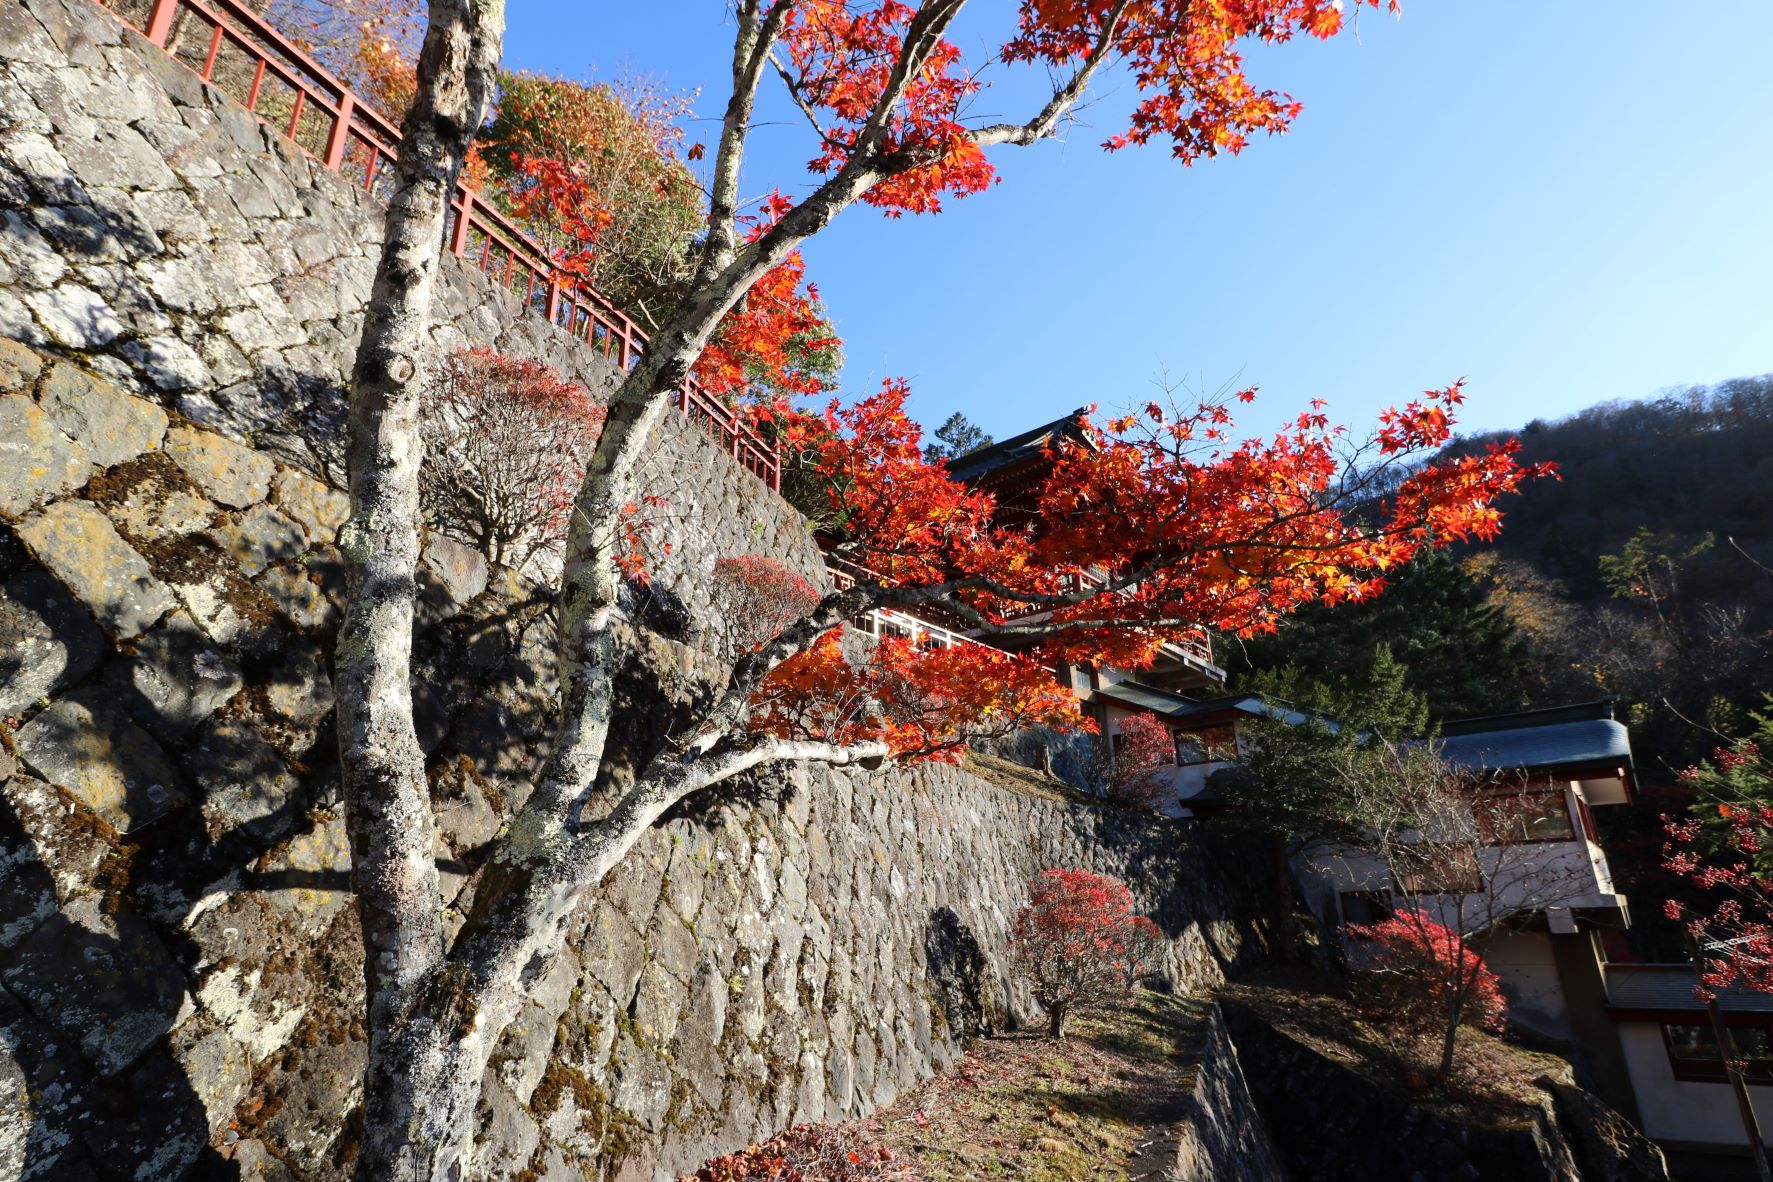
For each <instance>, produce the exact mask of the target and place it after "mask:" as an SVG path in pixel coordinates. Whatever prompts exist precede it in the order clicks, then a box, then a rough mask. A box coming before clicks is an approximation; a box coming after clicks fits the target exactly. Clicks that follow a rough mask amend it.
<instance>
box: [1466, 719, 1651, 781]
mask: <svg viewBox="0 0 1773 1182" xmlns="http://www.w3.org/2000/svg"><path fill="white" fill-rule="evenodd" d="M1441 753H1442V754H1443V755H1444V756H1445V757H1446V759H1447V761H1448V762H1449V763H1451V764H1454V765H1455V766H1457V767H1463V768H1467V769H1470V770H1472V771H1512V770H1514V769H1517V768H1521V769H1532V768H1556V767H1574V766H1576V765H1578V764H1585V763H1610V764H1617V765H1620V766H1622V767H1630V766H1631V736H1630V734H1629V733H1627V731H1626V729H1625V724H1624V723H1621V722H1619V721H1617V720H1615V719H1611V718H1588V719H1583V720H1580V721H1577V722H1559V723H1553V724H1551V725H1550V726H1527V727H1516V728H1513V729H1509V730H1496V731H1479V732H1478V733H1476V734H1464V735H1448V736H1446V737H1444V738H1443V739H1441Z"/></svg>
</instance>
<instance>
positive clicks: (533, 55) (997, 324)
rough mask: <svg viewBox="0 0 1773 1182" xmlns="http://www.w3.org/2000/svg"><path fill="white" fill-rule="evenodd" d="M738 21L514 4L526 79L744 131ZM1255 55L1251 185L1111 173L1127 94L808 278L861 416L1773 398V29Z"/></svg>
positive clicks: (1436, 33)
mask: <svg viewBox="0 0 1773 1182" xmlns="http://www.w3.org/2000/svg"><path fill="white" fill-rule="evenodd" d="M724 11H725V10H724V7H723V5H721V4H720V3H718V0H701V2H698V3H688V2H687V0H658V2H653V3H647V4H616V3H607V2H606V3H599V4H594V5H591V4H583V3H575V2H572V0H511V3H510V5H509V11H508V20H509V31H508V35H507V51H506V61H507V64H509V65H513V66H519V67H527V68H531V69H539V70H545V71H549V72H555V73H563V74H568V75H571V76H575V77H594V78H607V77H611V76H613V75H618V74H622V73H632V74H641V75H646V76H650V77H651V78H653V79H655V80H656V81H658V82H660V83H662V84H664V85H667V86H669V87H672V88H675V89H682V90H699V91H700V99H699V101H698V114H700V115H703V116H716V115H718V112H719V111H720V109H721V107H722V106H723V105H724V103H725V99H726V89H725V86H726V79H727V77H728V62H729V60H730V56H729V55H730V52H731V50H730V40H729V38H730V35H731V26H730V22H729V21H728V20H726V19H725V17H724ZM1012 12H1013V6H1012V5H1008V4H1005V3H1001V2H1000V0H975V3H974V5H973V11H970V12H969V14H968V17H967V18H966V20H965V21H964V22H963V24H962V25H961V27H960V28H959V30H958V32H957V37H956V39H957V40H958V41H959V42H960V44H961V46H962V48H963V49H965V50H967V51H968V53H969V55H970V56H972V57H973V58H974V59H975V60H977V59H979V58H982V57H984V56H985V55H986V52H987V51H988V49H989V47H990V46H991V45H994V44H995V43H996V42H997V41H1000V40H1001V39H1002V36H1001V33H999V34H998V35H997V36H995V37H993V36H992V33H993V32H994V31H996V30H1001V29H1003V28H1006V27H1008V22H1009V20H1010V14H1011V13H1012ZM1251 60H1252V67H1251V68H1252V73H1253V75H1254V76H1255V78H1256V80H1257V81H1258V82H1259V83H1262V84H1265V85H1269V86H1274V87H1277V88H1279V89H1284V90H1287V91H1290V92H1291V93H1292V94H1293V95H1294V96H1295V97H1297V98H1299V99H1300V100H1301V101H1303V102H1304V104H1305V111H1304V114H1303V115H1302V116H1301V118H1300V119H1299V121H1298V123H1297V124H1296V125H1295V128H1294V130H1293V131H1292V133H1291V134H1289V135H1286V136H1282V137H1278V138H1273V139H1263V140H1259V141H1256V142H1254V143H1253V144H1252V146H1251V147H1250V148H1249V149H1248V150H1247V151H1245V152H1244V153H1243V155H1241V156H1239V157H1235V158H1221V159H1218V160H1212V161H1207V162H1204V163H1201V164H1198V165H1196V166H1195V167H1193V168H1182V167H1180V166H1179V165H1177V164H1176V163H1174V162H1173V161H1172V160H1171V159H1170V158H1169V156H1168V154H1167V152H1166V151H1165V150H1162V149H1145V150H1131V151H1127V152H1121V153H1116V154H1107V153H1104V152H1102V151H1100V150H1099V149H1098V147H1097V145H1098V144H1099V143H1100V141H1101V140H1102V139H1104V138H1105V137H1106V136H1107V135H1108V134H1110V133H1112V132H1114V131H1117V130H1119V129H1120V123H1119V122H1118V121H1117V118H1116V116H1117V114H1119V113H1121V112H1124V111H1125V110H1126V108H1127V107H1128V106H1129V105H1130V103H1131V101H1132V88H1131V86H1130V83H1127V82H1125V81H1124V80H1122V79H1118V78H1111V79H1109V80H1107V82H1106V83H1105V84H1104V85H1103V86H1101V87H1099V88H1098V97H1097V100H1096V102H1095V103H1094V105H1092V106H1091V108H1090V109H1089V110H1088V111H1087V112H1086V113H1085V119H1086V121H1087V123H1086V125H1085V126H1080V127H1074V128H1072V129H1071V130H1070V131H1069V132H1068V133H1067V136H1066V138H1065V141H1064V142H1062V143H1050V144H1043V145H1041V146H1039V147H1037V148H1034V149H1011V150H1008V151H1003V152H1000V153H999V155H998V156H997V157H995V159H996V161H997V163H998V165H999V168H1000V172H1001V175H1002V177H1003V183H1002V184H1000V185H999V186H997V187H996V188H994V189H993V190H991V191H989V192H987V193H985V194H982V195H980V196H976V197H971V198H968V199H966V200H963V201H959V202H954V203H952V204H951V205H950V206H949V208H948V210H947V211H946V212H944V213H943V214H941V215H940V216H937V217H923V218H911V217H906V218H904V219H901V220H899V221H896V222H895V221H887V220H885V219H883V218H882V217H881V216H880V215H879V214H878V213H876V212H875V211H873V210H872V209H866V208H860V207H858V208H855V209H852V210H850V211H848V212H846V213H845V214H843V215H842V216H841V217H840V218H839V219H838V221H837V222H836V223H835V224H834V225H833V226H831V227H830V228H829V229H828V230H827V231H825V232H824V233H823V234H822V235H821V236H820V237H819V238H818V239H816V240H815V241H814V242H813V243H811V244H810V245H809V247H808V249H807V251H806V254H807V257H808V260H809V269H810V272H811V274H812V276H813V278H814V279H815V280H816V281H817V283H818V284H819V287H820V290H821V292H822V294H823V295H824V297H825V300H826V302H827V304H828V305H829V308H830V311H831V313H832V314H833V316H834V318H835V319H836V321H837V324H838V327H839V330H840V331H841V333H842V335H843V337H844V338H845V342H846V350H847V365H846V369H845V372H844V381H845V392H846V393H847V394H850V395H856V396H859V395H861V394H864V393H866V392H868V391H870V390H872V389H873V388H875V387H876V386H877V385H878V383H879V381H880V379H881V378H882V377H883V376H888V375H904V376H905V377H907V378H908V379H910V381H911V384H912V389H913V391H914V397H913V403H912V409H913V411H914V412H915V413H916V414H917V415H918V417H920V418H921V419H923V421H924V422H925V423H927V424H931V425H934V424H935V423H938V422H940V421H941V420H942V418H944V417H945V416H946V415H947V414H948V413H949V411H950V410H954V409H959V410H962V411H964V412H965V413H966V414H967V415H968V416H969V417H970V418H972V419H973V420H974V421H976V422H978V423H979V424H980V425H981V426H983V427H984V428H985V429H986V430H988V431H990V432H992V433H994V434H996V435H998V436H999V437H1002V436H1005V435H1009V434H1013V433H1014V432H1016V431H1017V430H1019V429H1021V428H1023V427H1026V426H1030V425H1033V424H1034V423H1037V422H1040V421H1042V420H1044V419H1047V418H1052V417H1055V416H1057V415H1059V414H1062V413H1064V412H1066V411H1068V410H1070V409H1071V408H1072V407H1075V406H1078V405H1080V404H1082V403H1086V402H1098V403H1100V404H1102V405H1103V406H1104V407H1109V406H1123V405H1127V404H1129V403H1133V402H1143V401H1144V400H1145V399H1147V398H1148V397H1150V396H1151V395H1152V394H1153V393H1154V392H1155V391H1156V390H1157V389H1158V388H1159V384H1160V383H1163V382H1165V381H1167V382H1169V383H1171V384H1173V385H1184V384H1185V386H1186V388H1187V389H1188V390H1190V391H1197V392H1199V391H1205V392H1212V391H1214V390H1216V389H1218V388H1220V387H1221V386H1222V385H1224V384H1226V383H1235V384H1237V385H1239V386H1242V385H1255V386H1259V387H1260V388H1261V390H1262V393H1263V397H1262V400H1261V402H1260V403H1258V405H1257V406H1256V407H1254V408H1246V413H1245V415H1244V418H1243V420H1242V423H1241V424H1240V425H1241V426H1243V427H1245V428H1247V429H1250V430H1268V429H1270V428H1272V427H1273V426H1274V425H1275V424H1276V423H1277V422H1278V421H1280V420H1281V419H1282V418H1285V417H1289V416H1290V415H1291V414H1292V413H1294V412H1296V411H1297V410H1298V409H1299V408H1300V407H1301V406H1303V404H1304V403H1305V402H1306V401H1307V400H1308V399H1310V398H1312V397H1320V396H1321V397H1323V398H1326V399H1328V400H1329V401H1330V405H1331V413H1332V414H1333V415H1334V416H1335V417H1337V418H1338V419H1341V420H1342V421H1347V422H1351V423H1355V424H1365V423H1367V422H1369V421H1370V419H1371V417H1372V415H1373V413H1374V412H1375V411H1376V410H1377V409H1378V408H1380V407H1382V406H1384V405H1386V404H1388V403H1390V402H1393V401H1399V400H1402V399H1405V398H1408V397H1410V396H1412V395H1414V394H1415V393H1416V392H1418V391H1420V390H1421V389H1423V388H1425V387H1428V386H1438V385H1443V384H1445V383H1446V382H1448V381H1450V380H1452V379H1453V378H1456V377H1459V376H1462V375H1463V376H1465V377H1466V378H1467V379H1468V380H1469V387H1468V392H1469V395H1470V402H1469V404H1468V410H1467V413H1466V418H1465V423H1464V425H1465V426H1467V427H1470V428H1472V429H1486V428H1494V427H1508V426H1518V425H1519V424H1521V423H1524V422H1526V421H1527V420H1529V419H1531V418H1535V417H1546V418H1551V417H1556V416H1559V415H1563V414H1568V413H1570V412H1572V411H1575V410H1578V409H1580V408H1582V407H1584V406H1588V405H1591V404H1592V403H1595V402H1598V401H1602V400H1605V399H1610V398H1635V397H1642V396H1645V395H1649V394H1653V393H1654V392H1656V391H1657V390H1659V389H1661V388H1663V387H1666V386H1670V385H1682V384H1686V383H1690V382H1711V381H1717V380H1720V379H1723V378H1728V377H1734V376H1738V375H1744V374H1757V373H1762V372H1765V371H1768V370H1773V216H1770V214H1769V209H1770V206H1773V130H1770V129H1773V69H1769V67H1768V63H1769V62H1770V61H1773V2H1769V0H1720V2H1716V3H1708V4H1703V5H1697V4H1696V5H1667V4H1652V3H1649V2H1648V0H1625V2H1623V3H1611V4H1602V3H1600V2H1599V0H1550V2H1544V0H1541V2H1539V3H1526V2H1524V0H1485V2H1479V0H1459V2H1455V0H1405V9H1404V14H1403V16H1402V18H1401V19H1393V18H1391V17H1389V16H1387V15H1384V14H1383V13H1374V12H1371V11H1365V12H1363V14H1362V15H1361V18H1360V22H1359V27H1358V35H1348V34H1345V35H1344V36H1342V37H1339V38H1337V39H1336V40H1334V41H1332V42H1329V43H1327V44H1326V43H1320V42H1316V41H1302V42H1299V43H1296V44H1293V45H1289V46H1285V47H1258V48H1257V49H1255V50H1254V51H1253V52H1252V54H1251ZM995 77H996V82H997V85H995V86H994V87H993V89H992V90H990V91H988V92H987V93H986V94H985V95H984V96H983V97H982V98H981V99H980V101H979V102H978V104H977V109H978V111H979V113H981V114H984V115H993V116H997V115H1015V114H1017V113H1018V112H1025V109H1026V108H1027V105H1028V101H1029V92H1028V84H1029V83H1030V82H1031V81H1034V80H1031V79H1029V78H1027V77H1026V76H1025V75H1024V74H1000V75H997V76H995ZM762 114H763V117H764V118H765V119H766V120H768V121H769V123H768V125H767V126H764V127H761V128H760V129H759V130H758V132H757V133H756V135H755V137H754V146H753V150H752V156H751V160H750V166H749V168H748V170H747V174H746V191H747V193H749V194H753V195H761V194H762V193H766V192H768V191H769V189H771V188H772V187H780V188H781V189H782V190H783V191H784V192H785V193H788V194H790V195H792V194H795V193H797V192H803V191H805V189H806V187H807V185H808V183H809V181H808V176H807V174H806V172H805V170H804V163H805V161H806V159H807V158H808V157H809V156H810V155H812V151H813V149H812V147H811V143H810V138H809V136H810V132H808V131H807V130H806V129H805V128H804V127H797V126H796V125H795V124H794V122H793V119H792V118H791V113H790V111H789V110H787V109H786V108H785V106H784V104H783V103H782V102H781V100H780V99H779V96H777V95H776V94H775V92H773V91H772V92H771V96H770V99H769V100H768V101H767V102H766V105H765V107H764V108H763V112H762ZM715 127H716V124H715V123H714V122H713V121H712V120H709V121H705V122H697V123H694V124H692V126H691V131H690V134H691V138H692V139H695V138H702V139H705V140H707V141H709V143H710V147H712V141H713V139H714V136H715Z"/></svg>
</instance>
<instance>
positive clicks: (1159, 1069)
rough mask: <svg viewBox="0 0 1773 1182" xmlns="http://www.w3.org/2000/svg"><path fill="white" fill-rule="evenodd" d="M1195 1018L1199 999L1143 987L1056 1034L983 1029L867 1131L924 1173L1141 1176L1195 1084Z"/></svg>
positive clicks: (1161, 1155)
mask: <svg viewBox="0 0 1773 1182" xmlns="http://www.w3.org/2000/svg"><path fill="white" fill-rule="evenodd" d="M1201 1018H1202V1007H1201V1005H1200V1003H1197V1002H1189V1001H1185V1000H1182V999H1179V998H1174V997H1166V996H1163V995H1161V994H1156V993H1148V992H1145V991H1143V990H1141V991H1138V992H1135V993H1134V994H1133V995H1132V996H1131V997H1129V998H1128V999H1127V1000H1126V1002H1125V1004H1124V1005H1121V1006H1117V1007H1115V1008H1113V1009H1099V1010H1089V1011H1084V1012H1081V1013H1079V1014H1077V1015H1076V1016H1075V1017H1074V1018H1073V1019H1072V1025H1073V1033H1072V1034H1071V1035H1070V1036H1069V1037H1067V1038H1066V1039H1065V1040H1064V1041H1063V1042H1055V1041H1053V1040H1052V1039H1050V1038H1047V1037H1046V1036H1045V1034H1036V1033H1032V1032H1029V1033H1018V1034H1006V1035H999V1036H996V1037H992V1038H988V1039H983V1040H981V1041H980V1042H979V1043H978V1044H977V1045H976V1046H975V1047H974V1048H973V1049H972V1050H971V1051H969V1052H968V1053H967V1055H966V1058H965V1059H964V1060H963V1061H962V1062H961V1063H960V1064H958V1065H957V1066H955V1067H953V1068H951V1069H950V1070H948V1071H946V1072H944V1073H942V1074H941V1075H939V1076H936V1077H935V1078H934V1079H931V1080H929V1081H927V1082H925V1083H924V1084H923V1085H922V1086H921V1087H919V1088H918V1089H917V1090H916V1091H915V1092H912V1093H910V1094H909V1095H907V1096H905V1097H902V1098H901V1099H900V1100H899V1101H898V1102H897V1103H896V1104H894V1105H893V1106H892V1107H891V1108H887V1109H884V1110H882V1111H881V1112H878V1113H876V1114H875V1116H874V1118H873V1119H872V1120H870V1121H869V1122H868V1128H869V1130H870V1132H869V1134H868V1135H869V1136H870V1137H874V1138H878V1139H879V1140H880V1141H881V1143H882V1144H885V1145H887V1146H889V1147H890V1148H891V1149H892V1150H893V1151H894V1153H896V1154H898V1155H899V1156H900V1158H901V1160H903V1161H905V1162H906V1164H907V1165H909V1166H910V1167H911V1170H912V1172H913V1173H915V1174H916V1175H917V1176H918V1177H919V1178H920V1179H922V1180H923V1182H962V1180H963V1179H996V1178H1004V1179H1011V1178H1014V1179H1027V1180H1028V1182H1072V1180H1079V1182H1081V1180H1086V1179H1087V1180H1091V1182H1108V1180H1110V1179H1113V1180H1115V1182H1124V1180H1125V1179H1128V1178H1131V1177H1134V1176H1143V1175H1144V1174H1145V1173H1147V1172H1148V1171H1149V1170H1150V1169H1152V1168H1153V1166H1154V1165H1156V1164H1157V1163H1158V1162H1162V1161H1164V1159H1165V1157H1166V1156H1167V1153H1168V1151H1169V1149H1168V1147H1169V1144H1170V1135H1169V1128H1168V1126H1169V1125H1170V1124H1171V1123H1173V1122H1174V1121H1175V1120H1176V1118H1177V1116H1178V1115H1179V1114H1180V1112H1181V1099H1182V1097H1183V1096H1184V1095H1185V1094H1187V1092H1188V1091H1189V1089H1190V1088H1192V1086H1193V1082H1194V1079H1193V1069H1194V1059H1193V1052H1194V1049H1195V1046H1196V1044H1197V1040H1198V1038H1199V1035H1200V1029H1201V1025H1200V1024H1201ZM1147 1162H1150V1163H1151V1164H1150V1165H1148V1164H1146V1163H1147ZM1136 1165H1137V1168H1136ZM1153 1176H1158V1177H1161V1176H1162V1172H1161V1168H1159V1171H1158V1172H1157V1173H1156V1174H1154V1175H1153Z"/></svg>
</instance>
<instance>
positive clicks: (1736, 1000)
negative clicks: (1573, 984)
mask: <svg viewBox="0 0 1773 1182" xmlns="http://www.w3.org/2000/svg"><path fill="white" fill-rule="evenodd" d="M1697 984H1699V976H1698V974H1696V973H1695V972H1694V971H1693V970H1692V969H1691V968H1690V967H1688V966H1686V965H1617V964H1610V965H1608V966H1607V1005H1608V1007H1609V1008H1611V1009H1615V1010H1650V1011H1658V1010H1660V1011H1673V1012H1677V1013H1678V1012H1688V1013H1694V1014H1704V1013H1705V1005H1704V1003H1703V1002H1701V1001H1699V1000H1698V999H1697V998H1695V997H1694V996H1693V987H1694V986H1695V985H1697ZM1718 1008H1720V1009H1722V1010H1725V1011H1727V1012H1729V1013H1761V1014H1765V1013H1773V994H1767V993H1757V992H1755V991H1754V990H1752V989H1738V988H1735V987H1731V988H1728V989H1720V990H1718Z"/></svg>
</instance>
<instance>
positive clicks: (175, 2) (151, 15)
mask: <svg viewBox="0 0 1773 1182" xmlns="http://www.w3.org/2000/svg"><path fill="white" fill-rule="evenodd" d="M178 11H179V0H154V7H153V8H151V9H149V10H148V27H147V28H145V29H143V30H142V32H143V34H144V35H146V36H147V38H148V40H150V41H152V42H153V43H154V44H156V45H158V46H159V47H160V48H162V49H165V48H166V41H167V38H169V37H171V36H172V18H173V17H175V16H177V15H178Z"/></svg>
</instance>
